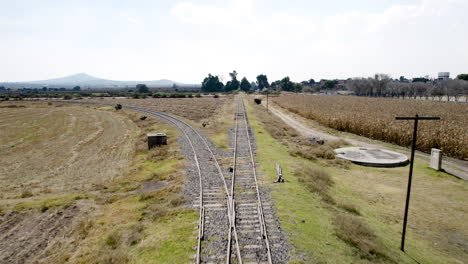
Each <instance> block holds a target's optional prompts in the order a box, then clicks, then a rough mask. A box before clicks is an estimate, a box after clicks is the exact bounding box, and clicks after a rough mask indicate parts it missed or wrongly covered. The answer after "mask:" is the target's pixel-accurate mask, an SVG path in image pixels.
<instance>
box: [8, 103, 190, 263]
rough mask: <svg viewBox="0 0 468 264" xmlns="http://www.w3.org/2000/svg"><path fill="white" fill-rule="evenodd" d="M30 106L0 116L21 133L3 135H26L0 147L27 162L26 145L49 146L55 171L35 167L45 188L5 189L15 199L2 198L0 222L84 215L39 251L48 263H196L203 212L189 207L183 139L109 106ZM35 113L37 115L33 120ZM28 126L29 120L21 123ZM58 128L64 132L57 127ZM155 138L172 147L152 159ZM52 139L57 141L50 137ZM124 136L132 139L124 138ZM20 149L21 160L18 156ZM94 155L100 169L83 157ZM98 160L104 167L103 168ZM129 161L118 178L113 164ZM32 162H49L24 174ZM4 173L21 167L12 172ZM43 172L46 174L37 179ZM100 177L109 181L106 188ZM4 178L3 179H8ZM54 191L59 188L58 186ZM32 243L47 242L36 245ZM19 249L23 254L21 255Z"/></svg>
mask: <svg viewBox="0 0 468 264" xmlns="http://www.w3.org/2000/svg"><path fill="white" fill-rule="evenodd" d="M25 106H26V107H25V109H24V111H26V112H25V113H23V111H22V109H19V108H18V109H17V108H12V109H13V110H14V113H11V112H10V111H9V109H8V111H6V110H4V111H3V112H2V114H3V115H4V116H5V117H6V118H5V119H4V120H10V121H11V122H12V124H16V126H11V125H10V126H8V127H3V128H2V129H7V130H6V131H10V132H13V131H12V129H13V128H14V129H17V130H18V131H20V132H21V131H23V132H24V133H22V134H24V136H23V137H22V138H23V139H22V140H21V141H19V142H17V138H16V136H17V134H18V133H11V137H12V138H11V140H9V139H8V138H5V137H4V138H2V140H3V143H5V145H3V146H4V147H5V146H9V145H8V144H10V142H12V143H13V144H14V145H12V146H14V147H9V154H10V155H20V156H21V155H25V154H24V150H29V149H31V147H30V146H29V145H28V144H34V145H35V146H42V145H44V146H45V147H44V149H43V151H44V152H50V153H51V154H50V155H48V156H47V157H46V159H45V160H46V161H48V162H49V163H48V164H50V166H49V167H45V166H42V167H41V166H38V168H36V170H35V172H36V173H35V174H34V175H36V176H42V175H43V180H41V181H38V180H37V179H34V177H32V176H34V175H28V178H24V180H23V179H22V178H20V179H18V182H17V186H14V184H15V182H12V181H8V184H10V185H11V188H12V190H14V191H12V192H10V193H7V194H4V197H3V198H4V199H3V200H1V205H2V206H1V207H2V210H0V217H1V216H2V214H4V213H8V212H12V211H13V212H14V213H13V215H15V214H18V216H21V217H22V221H27V219H28V217H30V218H31V219H34V218H35V219H37V221H41V222H43V221H48V215H49V214H50V213H58V214H59V215H60V214H61V213H60V211H63V212H67V208H76V207H78V208H79V210H78V211H77V212H78V215H73V216H72V217H73V221H72V222H67V223H69V224H67V225H69V226H66V227H60V226H58V227H57V226H56V227H54V228H55V229H56V230H58V231H57V232H58V233H57V232H54V233H53V234H54V235H59V236H56V237H54V236H53V235H51V234H49V236H48V237H47V247H46V248H44V249H43V251H40V252H36V254H38V255H39V254H40V255H41V259H42V260H43V261H47V262H54V263H59V262H65V261H68V262H70V263H187V262H190V261H191V259H190V255H192V254H193V252H194V250H193V247H194V246H195V245H196V234H194V233H193V232H194V230H196V226H197V225H196V220H197V219H198V213H197V212H196V211H194V210H192V209H187V208H186V207H185V206H184V204H185V202H184V197H183V196H182V193H181V191H182V188H183V187H182V184H183V183H184V181H185V177H184V175H183V174H182V173H181V169H182V168H183V167H184V166H185V165H184V163H185V161H184V159H183V158H182V157H181V155H180V153H179V146H178V144H177V137H178V135H179V133H178V131H176V130H175V129H174V128H173V127H171V126H169V125H166V124H165V123H162V122H161V121H158V120H156V119H154V118H151V117H148V118H147V119H146V120H140V116H141V115H140V114H137V113H133V112H130V111H119V112H117V113H116V112H115V110H113V108H111V107H96V106H91V107H84V106H71V105H65V106H61V107H60V108H57V107H56V106H57V105H46V104H34V105H28V104H27V103H25ZM31 113H39V114H38V116H36V117H34V116H32V115H31ZM22 117H23V118H25V120H26V119H27V118H30V119H31V120H27V121H26V122H24V121H23V122H21V120H22V119H21V118H22ZM8 118H9V119H8ZM33 119H34V120H33ZM87 120H93V122H91V123H92V124H91V123H90V124H88V123H87ZM114 120H119V122H120V123H115V124H114V123H113V122H114ZM55 123H58V124H59V125H58V126H57V127H55V126H54V124H55ZM124 124H125V125H124ZM63 128H65V130H66V131H63V133H60V132H59V131H61V130H59V129H63ZM54 129H55V130H54ZM51 130H54V131H51ZM28 131H30V132H28ZM95 131H99V133H97V134H96V136H93V137H90V134H89V132H91V134H92V132H95ZM149 131H162V132H166V133H167V135H168V143H169V144H168V146H165V147H162V148H156V149H153V150H151V151H148V150H147V149H146V142H145V137H146V133H147V132H149ZM49 132H50V133H52V134H58V136H56V137H54V136H53V135H52V136H51V135H50V133H49ZM20 134H21V133H20ZM61 134H66V135H67V137H60V135H61ZM82 134H84V135H82ZM119 134H125V135H126V136H124V137H120V136H119ZM70 138H74V139H79V138H83V139H84V140H83V141H80V142H81V143H80V142H78V144H77V141H79V140H76V141H70ZM109 139H111V140H109ZM106 140H108V141H110V142H107V141H106ZM113 140H115V141H116V142H114V141H113ZM30 141H31V142H30ZM68 142H71V143H70V144H69V143H68ZM51 143H57V144H51ZM15 149H18V151H19V150H22V151H23V152H21V153H20V152H18V153H17V151H15ZM68 149H71V150H74V151H75V153H76V154H75V155H72V157H71V158H69V157H68V156H66V155H68V152H67V151H65V152H66V154H65V152H62V150H68ZM122 149H125V151H124V152H123V150H122ZM88 151H89V152H88ZM90 152H92V153H99V156H96V158H97V159H99V162H94V161H91V160H90V159H88V157H89V156H87V154H88V153H90ZM108 153H110V154H111V155H110V156H109V155H108ZM101 156H103V157H105V158H104V159H103V160H102V159H100V158H101ZM113 156H118V159H114V157H113ZM39 157H40V156H39ZM114 161H115V162H117V163H116V164H115V165H112V164H113V163H112V164H111V165H112V166H109V164H106V162H114ZM124 161H127V162H128V164H127V163H126V164H127V165H126V166H124V167H118V169H116V167H117V165H118V164H120V163H122V162H124ZM34 162H36V163H38V164H39V165H40V164H41V163H42V164H44V162H45V161H44V160H41V159H39V160H30V161H29V163H25V164H24V165H23V166H26V169H28V168H27V166H33V165H34ZM5 164H6V165H5V166H13V167H12V168H17V166H16V164H15V163H5ZM54 166H56V167H57V168H58V169H57V170H59V172H60V173H56V174H53V177H50V176H51V174H50V171H52V169H51V168H54ZM40 168H43V169H44V170H46V171H41V170H40ZM3 169H8V167H4V168H3ZM29 169H30V168H29ZM108 170H112V171H110V172H109V171H108ZM19 172H20V171H18V173H19ZM8 176H10V175H9V174H5V175H2V177H3V178H5V177H8ZM104 176H106V177H105V179H100V177H104ZM3 178H2V180H5V179H3ZM51 178H52V179H51ZM48 181H50V184H49V183H48ZM57 182H59V183H60V184H56V183H57ZM47 186H50V187H47ZM83 204H86V205H87V206H86V208H87V209H86V210H85V211H82V210H81V208H82V207H83ZM2 212H4V213H2ZM15 212H16V213H15ZM4 215H5V214H4ZM25 217H26V218H25ZM13 224H14V223H13ZM41 224H42V223H41ZM2 228H6V227H4V226H2ZM62 230H65V231H62ZM24 231H28V234H29V233H32V234H34V233H37V232H36V231H35V229H34V228H32V229H29V230H24ZM17 232H23V230H17ZM38 232H39V233H40V232H41V231H40V230H38ZM62 236H63V237H62ZM28 239H29V238H28ZM30 239H31V241H34V242H37V243H43V242H41V238H40V237H31V238H30ZM26 245H27V244H26ZM9 250H16V249H14V248H13V249H9ZM17 250H18V252H20V251H21V248H18V249H17ZM0 253H2V252H0ZM3 253H5V254H9V253H8V252H3ZM10 253H11V252H10ZM15 254H16V253H15ZM0 256H1V254H0Z"/></svg>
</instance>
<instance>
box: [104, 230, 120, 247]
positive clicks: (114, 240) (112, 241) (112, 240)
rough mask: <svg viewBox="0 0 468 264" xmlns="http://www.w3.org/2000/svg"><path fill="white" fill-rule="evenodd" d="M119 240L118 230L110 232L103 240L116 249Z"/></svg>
mask: <svg viewBox="0 0 468 264" xmlns="http://www.w3.org/2000/svg"><path fill="white" fill-rule="evenodd" d="M120 240H121V235H120V233H119V232H117V231H114V232H112V233H110V234H109V235H108V236H107V237H106V240H105V241H104V242H105V243H106V245H107V246H109V247H110V248H112V249H116V248H118V247H119V245H120Z"/></svg>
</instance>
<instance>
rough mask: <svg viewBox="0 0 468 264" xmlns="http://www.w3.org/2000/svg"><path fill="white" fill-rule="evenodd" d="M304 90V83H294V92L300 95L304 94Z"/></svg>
mask: <svg viewBox="0 0 468 264" xmlns="http://www.w3.org/2000/svg"><path fill="white" fill-rule="evenodd" d="M303 88H304V85H303V84H302V83H294V92H296V93H300V92H302V89H303Z"/></svg>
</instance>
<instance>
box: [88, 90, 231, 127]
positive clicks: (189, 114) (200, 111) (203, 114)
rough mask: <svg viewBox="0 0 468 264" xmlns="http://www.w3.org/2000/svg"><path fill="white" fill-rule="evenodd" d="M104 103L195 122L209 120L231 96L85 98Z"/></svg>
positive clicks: (229, 100)
mask: <svg viewBox="0 0 468 264" xmlns="http://www.w3.org/2000/svg"><path fill="white" fill-rule="evenodd" d="M86 101H87V102H88V101H93V102H96V103H104V104H111V105H115V104H122V105H126V106H134V107H141V108H145V109H148V110H154V111H161V112H166V113H170V114H174V115H178V116H181V117H184V118H186V119H188V120H192V121H195V122H200V121H205V120H206V121H209V119H210V118H211V117H212V116H214V115H216V114H218V113H219V109H220V108H221V107H223V105H224V104H226V103H228V102H231V101H232V96H221V97H219V98H213V97H202V98H147V99H130V98H125V99H123V98H115V99H112V98H103V99H92V100H86Z"/></svg>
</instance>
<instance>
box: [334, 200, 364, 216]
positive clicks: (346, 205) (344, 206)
mask: <svg viewBox="0 0 468 264" xmlns="http://www.w3.org/2000/svg"><path fill="white" fill-rule="evenodd" d="M337 206H338V207H339V208H341V209H343V210H345V211H346V212H348V213H351V214H354V215H361V213H360V212H359V210H358V209H357V208H356V206H354V204H351V203H348V202H341V203H338V205H337Z"/></svg>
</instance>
